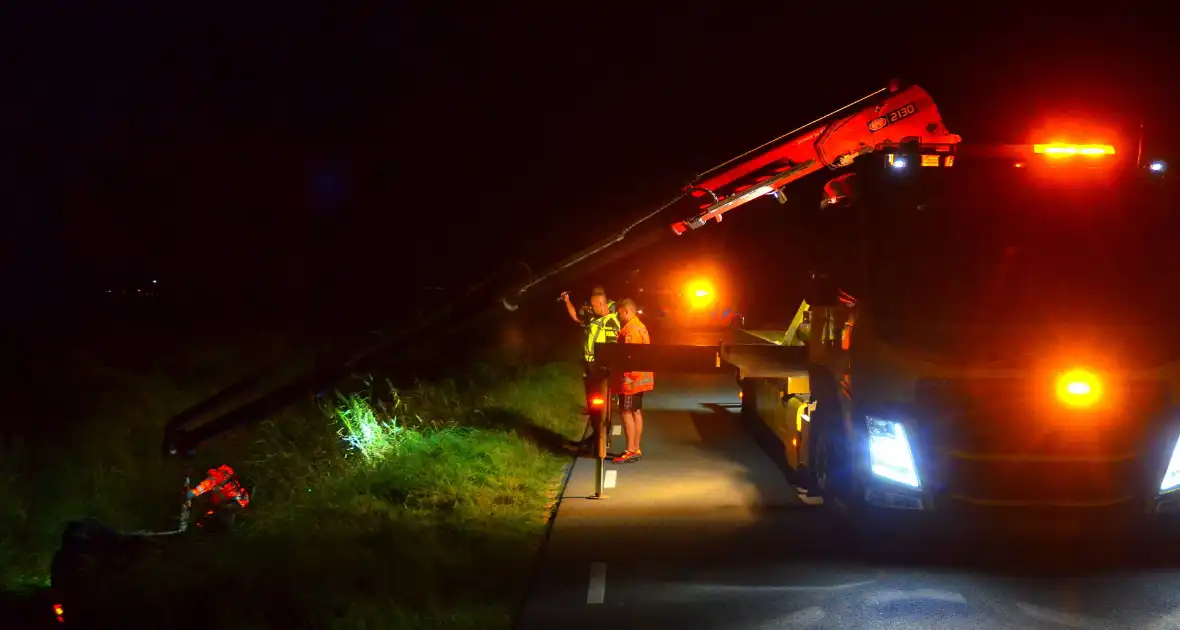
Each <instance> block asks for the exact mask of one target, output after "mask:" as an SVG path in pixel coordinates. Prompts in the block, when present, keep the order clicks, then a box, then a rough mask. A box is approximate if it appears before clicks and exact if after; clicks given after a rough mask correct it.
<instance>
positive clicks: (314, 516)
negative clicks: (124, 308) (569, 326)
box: [0, 346, 582, 629]
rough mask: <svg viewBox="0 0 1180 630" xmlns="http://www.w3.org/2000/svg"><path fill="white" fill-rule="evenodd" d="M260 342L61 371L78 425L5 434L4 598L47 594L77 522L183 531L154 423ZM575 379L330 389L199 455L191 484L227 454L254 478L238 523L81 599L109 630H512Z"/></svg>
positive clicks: (176, 544) (533, 372) (172, 472)
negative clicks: (169, 360)
mask: <svg viewBox="0 0 1180 630" xmlns="http://www.w3.org/2000/svg"><path fill="white" fill-rule="evenodd" d="M265 354H266V353H265V352H261V351H260V350H259V349H258V348H246V347H237V348H233V349H226V348H221V349H220V350H217V351H214V350H212V349H210V347H208V346H204V350H203V351H202V352H199V353H196V354H194V355H190V357H189V360H188V362H187V363H186V362H184V361H177V362H174V363H175V365H172V366H165V365H163V364H161V363H160V362H155V363H149V364H146V365H138V366H132V367H128V366H116V365H112V364H111V363H109V362H104V361H101V360H98V359H97V358H94V357H79V358H78V359H77V360H75V361H74V363H73V365H72V367H71V369H70V370H66V369H65V368H61V370H60V371H61V372H62V374H64V373H65V372H67V371H71V372H72V373H73V374H75V375H78V374H80V375H81V376H76V377H75V378H69V377H67V376H64V375H63V376H60V378H57V382H59V383H60V385H58V387H59V388H60V389H59V391H58V394H57V395H58V396H60V397H62V398H70V397H75V398H84V399H85V404H82V403H81V402H78V401H75V402H76V404H71V405H68V406H67V407H68V408H69V409H71V411H70V412H69V413H71V414H73V416H72V417H71V419H70V421H69V422H64V421H63V422H61V423H60V424H58V423H55V422H49V421H48V420H49V419H48V418H37V417H35V415H34V416H33V417H27V418H24V419H23V422H22V423H21V425H20V426H28V425H29V424H33V425H35V424H37V423H39V422H40V423H42V425H44V426H41V427H40V430H37V431H19V430H18V431H13V430H11V428H12V427H13V426H18V425H16V424H13V423H9V425H8V427H9V428H8V429H6V430H5V431H4V432H3V433H2V434H0V440H2V441H0V502H2V503H3V505H4V510H3V511H0V580H2V585H3V588H4V590H5V591H6V592H7V593H14V592H19V591H28V590H31V589H37V588H43V587H45V586H48V577H49V576H48V572H49V566H50V560H51V558H52V555H53V553H54V551H55V550H56V549H57V547H58V545H59V542H60V535H61V532H62V530H63V529H64V527H65V525H66V523H67V522H69V521H71V520H73V519H78V518H83V517H87V516H93V517H97V518H99V519H101V520H102V521H103V522H104V523H106V524H108V525H110V526H113V527H115V528H117V529H119V530H123V531H132V530H156V531H162V530H168V529H175V527H176V524H177V517H178V514H179V508H180V504H181V500H182V493H183V488H182V485H183V478H184V473H183V470H182V468H181V466H180V464H179V463H178V462H177V461H175V460H168V459H165V458H163V457H162V455H161V451H160V446H161V445H160V439H161V431H160V429H161V426H162V424H163V422H164V421H165V420H166V419H167V418H168V417H170V416H171V415H172V414H175V413H178V412H180V411H182V410H184V409H185V408H187V407H188V406H190V405H192V404H194V403H196V402H198V401H200V400H201V399H202V398H203V397H205V396H208V395H209V394H211V393H212V392H215V391H217V390H218V389H219V388H220V387H223V386H224V385H226V384H228V382H232V380H233V379H234V378H235V377H236V374H235V373H236V372H241V371H242V370H243V369H244V366H245V365H246V364H248V363H249V362H250V361H249V360H248V359H250V358H257V357H260V356H262V355H265ZM180 364H184V365H183V366H181V367H184V368H186V369H179V368H178V367H177V366H178V365H180ZM198 364H199V365H198ZM59 367H60V366H59ZM198 368H199V369H198ZM186 370H187V371H186ZM198 373H199V374H198ZM178 374H187V376H185V377H183V378H181V379H179V380H178V377H177V376H176V375H178ZM577 376H578V374H577V370H576V367H573V366H571V365H567V364H562V363H554V364H549V365H539V366H537V365H534V366H521V365H516V366H512V367H509V366H505V365H501V364H498V363H496V362H494V361H493V362H485V363H482V364H479V365H477V366H473V367H472V368H471V369H470V370H467V371H466V372H465V373H464V376H463V377H461V378H455V379H451V380H443V381H436V382H431V383H421V382H419V383H409V384H407V383H402V384H401V385H400V386H398V385H395V384H394V382H392V381H390V380H387V379H386V378H385V377H383V376H382V375H379V374H373V375H357V378H355V379H353V380H351V381H349V382H345V383H340V384H337V386H336V387H335V388H329V389H328V390H325V392H324V393H323V394H321V396H320V397H319V398H318V399H315V400H306V401H304V402H302V403H299V404H295V405H292V406H290V407H288V408H287V409H286V410H284V411H283V412H282V413H281V414H279V415H277V416H275V417H273V418H269V419H267V420H265V421H264V422H262V423H261V424H259V425H256V426H254V427H251V428H248V429H242V430H238V431H236V432H234V433H233V434H231V435H227V436H226V437H225V438H223V439H220V440H217V441H214V442H211V443H210V444H209V445H208V446H207V447H205V448H203V449H202V450H200V451H199V452H198V453H197V455H196V458H195V461H194V471H195V473H196V474H197V475H198V476H199V475H201V474H202V473H203V472H204V470H205V469H206V468H209V467H213V466H216V465H219V464H222V463H228V464H230V465H231V466H233V467H234V468H235V469H236V470H237V471H238V473H239V478H240V479H241V480H242V482H243V483H244V484H245V485H246V486H247V487H252V488H253V502H252V505H251V506H250V509H249V511H248V513H247V514H246V515H245V516H244V517H243V518H240V519H239V520H238V524H237V526H236V527H235V530H234V531H233V532H230V533H227V534H216V535H214V534H208V535H192V536H190V535H186V536H184V537H164V538H160V539H157V541H158V542H156V543H154V544H152V545H151V546H150V547H149V548H148V550H147V551H146V552H144V553H138V554H136V556H135V557H134V559H133V561H130V562H128V563H127V564H126V565H123V566H120V567H119V568H118V570H115V571H108V572H104V573H100V574H99V575H100V577H101V579H96V580H95V582H94V591H93V595H94V596H95V597H96V601H102V602H104V605H105V606H107V607H108V608H109V609H110V612H111V613H113V614H116V615H117V616H119V617H120V618H122V619H125V620H126V621H125V623H123V624H121V626H120V627H153V628H188V627H193V628H196V627H200V628H334V627H339V628H489V629H490V628H507V627H508V625H509V624H510V621H511V619H512V616H513V614H514V612H515V609H516V607H517V606H518V605H519V603H520V601H521V599H522V597H523V596H524V592H525V589H526V586H527V580H528V577H529V574H530V572H531V569H532V562H533V558H534V557H535V553H536V551H537V550H538V545H539V544H540V543H541V542H542V538H543V533H544V531H545V527H546V523H547V521H548V519H549V516H550V513H551V511H552V507H553V505H554V502H555V499H556V495H557V492H558V487H559V484H560V481H561V478H562V471H563V468H564V466H565V465H566V464H568V463H569V461H570V456H569V454H568V453H567V452H566V451H565V450H564V444H565V442H566V441H567V440H569V439H572V438H574V437H576V434H577V433H579V432H580V429H581V426H580V423H581V422H582V420H581V418H580V416H579V409H580V407H581V402H580V400H579V398H580V391H581V390H580V386H579V384H578V379H577ZM52 380H53V379H51V381H52ZM215 381H217V382H215ZM99 383H101V385H99ZM30 395H31V394H30ZM26 407H27V410H22V411H20V412H19V413H24V414H36V413H37V408H38V407H37V405H35V404H34V405H26ZM67 407H62V406H55V407H53V408H54V409H62V410H64V409H66V408H67ZM13 413H17V412H13ZM46 413H47V414H48V412H46ZM61 413H65V412H64V411H62V412H61ZM55 420H57V419H55ZM65 614H66V616H67V617H68V616H69V611H68V610H67V611H66V613H65Z"/></svg>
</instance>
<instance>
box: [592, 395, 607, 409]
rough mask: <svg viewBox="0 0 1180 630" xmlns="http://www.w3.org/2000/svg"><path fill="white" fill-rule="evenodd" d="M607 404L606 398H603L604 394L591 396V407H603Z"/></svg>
mask: <svg viewBox="0 0 1180 630" xmlns="http://www.w3.org/2000/svg"><path fill="white" fill-rule="evenodd" d="M605 404H606V399H605V398H603V397H602V396H591V397H590V406H591V407H601V406H603V405H605Z"/></svg>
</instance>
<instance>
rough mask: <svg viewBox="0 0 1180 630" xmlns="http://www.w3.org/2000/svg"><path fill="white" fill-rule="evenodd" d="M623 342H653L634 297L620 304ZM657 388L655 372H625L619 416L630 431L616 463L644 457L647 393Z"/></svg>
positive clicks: (620, 394) (620, 391)
mask: <svg viewBox="0 0 1180 630" xmlns="http://www.w3.org/2000/svg"><path fill="white" fill-rule="evenodd" d="M619 322H620V323H621V324H622V325H623V327H622V328H621V329H620V330H619V337H618V342H619V343H651V336H650V335H649V334H648V332H647V326H644V325H643V322H641V321H639V308H638V307H637V306H636V305H635V301H634V300H631V299H630V298H628V299H625V300H623V301H621V302H619ZM653 389H655V374H653V373H652V372H625V373H623V381H622V384H621V386H620V387H619V413H620V415H622V416H623V429H624V430H625V431H626V432H627V450H626V451H625V452H624V453H623V454H622V455H620V456H618V457H616V458H614V462H615V463H616V464H624V463H629V462H634V461H638V460H639V458H641V457H643V451H642V450H640V446H639V440H640V438H642V437H643V394H644V392H650V391H651V390H653Z"/></svg>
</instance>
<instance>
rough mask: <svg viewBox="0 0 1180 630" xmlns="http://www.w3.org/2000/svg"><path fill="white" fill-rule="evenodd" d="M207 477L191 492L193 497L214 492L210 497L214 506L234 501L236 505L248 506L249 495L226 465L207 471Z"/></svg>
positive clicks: (232, 470)
mask: <svg viewBox="0 0 1180 630" xmlns="http://www.w3.org/2000/svg"><path fill="white" fill-rule="evenodd" d="M208 474H209V476H208V477H206V478H205V480H204V481H202V482H201V483H199V484H197V485H196V486H195V487H194V488H193V490H192V492H193V496H194V497H199V496H201V495H202V494H205V493H207V492H211V491H213V492H215V494H213V495H211V498H212V500H213V503H214V504H217V505H220V504H221V503H223V502H225V501H229V500H232V501H236V502H237V504H238V505H240V506H242V507H246V506H247V505H249V504H250V493H249V492H246V489H245V488H243V487H242V484H240V483H238V480H237V479H234V469H233V468H230V467H229V466H226V465H224V464H223V465H221V466H219V467H217V468H211V469H209V473H208Z"/></svg>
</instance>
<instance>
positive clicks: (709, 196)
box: [672, 85, 960, 234]
mask: <svg viewBox="0 0 1180 630" xmlns="http://www.w3.org/2000/svg"><path fill="white" fill-rule="evenodd" d="M911 139H913V140H917V141H918V142H922V143H929V144H958V143H959V140H960V138H959V136H957V135H955V134H952V133H950V132H949V131H947V128H946V125H944V124H943V122H942V115H941V114H939V111H938V106H937V105H935V103H934V99H933V98H931V96H930V94H928V93H927V92H926V90H923V89H922V88H920V87H918V86H916V85H914V86H910V87H908V88H905V89H902V90H899V89H897V88H896V86H891V87H890V88H887V89H881V90H878V91H877V92H874V93H872V94H870V95H868V96H866V97H864V98H862V99H860V100H858V101H855V102H853V103H851V104H849V105H846V106H844V107H842V108H840V109H838V110H836V111H835V112H832V113H831V114H828V115H827V116H824V117H822V118H819V119H816V120H815V121H813V122H812V123H808V124H807V125H804V126H803V127H800V128H799V129H796V130H795V131H793V132H790V133H788V134H786V135H784V136H781V137H780V138H778V139H776V140H773V141H771V142H769V143H767V144H764V145H762V146H761V147H758V148H757V149H754V150H753V151H749V152H747V153H745V154H743V155H741V156H739V157H737V158H734V159H732V160H730V161H728V162H726V163H725V164H722V165H721V166H718V167H717V168H714V169H712V170H711V171H709V172H707V173H705V174H704V175H702V176H700V177H698V178H697V181H695V182H694V183H693V184H692V185H691V186H689V187H688V189H687V192H689V193H690V194H691V195H692V196H693V197H697V198H700V197H705V198H706V200H707V201H708V203H706V204H705V205H702V206H701V212H700V213H699V214H697V215H694V216H692V217H689V218H687V219H685V220H684V221H680V222H677V223H674V224H673V225H672V230H673V231H674V232H676V233H677V234H683V233H684V232H686V231H688V230H690V229H693V230H695V229H697V228H699V227H702V226H704V225H705V223H706V222H708V220H709V219H716V220H717V221H720V220H721V215H722V214H724V213H726V212H728V211H730V210H733V209H734V208H736V207H738V206H741V205H744V204H746V203H749V202H751V201H753V200H754V199H757V198H758V197H761V196H763V195H775V196H778V195H782V194H783V193H782V189H783V188H784V187H785V186H787V185H789V184H791V183H792V182H794V181H796V180H798V179H801V178H803V177H806V176H807V175H810V174H811V173H814V172H816V171H819V170H821V169H823V168H824V167H828V168H839V167H842V166H848V165H849V164H851V163H852V161H853V160H855V159H856V158H857V157H859V156H861V155H864V154H866V153H869V152H871V151H874V150H877V149H879V148H881V147H883V146H884V145H889V144H900V143H901V142H902V141H907V140H911Z"/></svg>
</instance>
